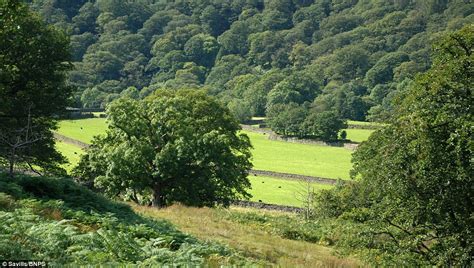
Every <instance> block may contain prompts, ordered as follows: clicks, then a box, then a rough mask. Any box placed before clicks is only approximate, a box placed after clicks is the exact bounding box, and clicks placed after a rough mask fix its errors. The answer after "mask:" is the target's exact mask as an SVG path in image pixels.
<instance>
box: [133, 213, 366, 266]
mask: <svg viewBox="0 0 474 268" xmlns="http://www.w3.org/2000/svg"><path fill="white" fill-rule="evenodd" d="M132 207H133V209H134V210H135V211H136V212H138V213H140V214H142V215H145V216H150V217H153V218H164V219H167V220H169V221H170V222H171V223H173V224H174V225H176V226H177V227H178V228H179V229H180V230H181V231H183V232H186V233H189V234H191V235H193V236H195V237H198V238H200V239H203V240H209V241H216V242H220V243H223V244H226V245H229V246H230V247H232V248H235V249H237V250H239V251H241V252H242V253H243V254H244V255H245V256H247V257H252V258H255V259H260V260H265V261H268V262H271V263H273V264H274V265H275V266H277V267H356V266H359V263H358V262H357V261H356V260H353V259H350V258H339V257H337V256H335V255H334V254H333V250H332V249H331V248H329V247H325V246H321V245H318V244H314V243H308V242H302V241H295V240H289V239H284V238H281V237H279V236H275V235H272V234H270V233H268V232H266V231H265V230H262V229H261V228H258V227H256V226H251V225H246V224H242V223H238V222H234V221H231V220H228V219H224V217H222V213H225V211H224V212H222V211H219V210H217V209H210V208H190V207H184V206H179V205H175V206H171V207H168V208H165V209H155V208H151V207H143V206H137V205H132Z"/></svg>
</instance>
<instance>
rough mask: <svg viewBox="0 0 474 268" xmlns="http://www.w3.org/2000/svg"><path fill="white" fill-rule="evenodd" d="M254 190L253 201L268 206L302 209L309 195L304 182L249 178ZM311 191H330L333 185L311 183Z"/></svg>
mask: <svg viewBox="0 0 474 268" xmlns="http://www.w3.org/2000/svg"><path fill="white" fill-rule="evenodd" d="M249 180H250V183H251V184H252V189H251V190H250V191H249V192H250V193H251V194H252V196H253V197H252V198H251V199H250V200H251V201H255V202H259V201H260V200H261V201H262V202H263V203H268V204H277V205H285V206H296V207H301V206H302V204H303V202H302V199H303V197H304V196H305V193H307V188H308V183H307V182H303V181H295V180H286V179H277V178H269V177H262V176H253V175H251V176H249ZM309 186H310V189H313V190H314V191H318V190H322V189H330V188H331V187H333V186H331V185H326V184H319V183H310V184H309Z"/></svg>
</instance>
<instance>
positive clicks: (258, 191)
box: [56, 141, 332, 207]
mask: <svg viewBox="0 0 474 268" xmlns="http://www.w3.org/2000/svg"><path fill="white" fill-rule="evenodd" d="M56 147H57V148H58V150H59V151H60V152H61V153H62V154H63V155H64V156H65V157H66V158H67V159H68V160H69V162H70V163H69V164H66V165H64V168H65V169H66V170H67V171H68V172H69V171H71V169H72V168H73V167H74V166H75V165H77V163H78V162H79V158H80V156H81V154H82V153H83V151H82V150H81V149H80V148H78V147H76V146H74V145H71V144H68V143H64V142H61V141H58V142H56ZM249 180H250V183H251V184H252V189H250V190H249V192H250V193H251V194H252V196H253V197H252V198H251V200H252V201H256V202H258V201H259V200H261V201H262V202H264V203H269V204H277V205H286V206H296V207H299V206H301V204H302V203H301V198H300V195H301V193H302V192H303V189H304V187H305V185H306V184H304V183H302V182H299V181H292V180H285V179H276V178H269V177H262V176H253V175H251V176H250V177H249ZM311 187H313V188H314V190H316V191H317V190H320V189H329V188H331V187H332V186H330V185H325V184H318V183H311Z"/></svg>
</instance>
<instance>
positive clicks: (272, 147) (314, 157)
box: [242, 131, 352, 179]
mask: <svg viewBox="0 0 474 268" xmlns="http://www.w3.org/2000/svg"><path fill="white" fill-rule="evenodd" d="M242 132H243V133H245V134H247V135H248V136H249V137H250V140H251V142H252V145H253V147H254V149H253V150H252V153H253V164H254V169H258V170H269V171H276V172H284V173H293V174H301V175H309V176H318V177H325V178H334V179H337V178H341V179H348V178H349V170H350V169H351V154H352V151H351V150H348V149H344V148H342V147H331V146H324V145H310V144H299V143H290V142H284V141H273V140H269V139H268V138H267V135H264V134H260V133H254V132H249V131H242Z"/></svg>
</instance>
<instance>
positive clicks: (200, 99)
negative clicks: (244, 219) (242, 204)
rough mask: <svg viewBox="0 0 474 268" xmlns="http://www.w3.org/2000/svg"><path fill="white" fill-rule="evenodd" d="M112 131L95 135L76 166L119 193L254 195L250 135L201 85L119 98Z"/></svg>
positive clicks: (212, 199)
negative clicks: (199, 88) (251, 191)
mask: <svg viewBox="0 0 474 268" xmlns="http://www.w3.org/2000/svg"><path fill="white" fill-rule="evenodd" d="M107 114H108V123H109V128H108V130H107V135H106V136H103V137H99V138H97V139H96V140H95V141H94V142H93V144H92V146H91V147H90V148H89V149H88V151H87V154H86V155H85V156H84V157H83V158H82V159H81V162H80V164H79V167H78V168H77V170H76V174H77V175H78V176H79V177H81V178H82V179H83V180H95V185H96V187H98V188H101V189H103V190H104V191H105V192H106V193H108V194H110V195H112V196H115V195H117V194H121V195H123V196H126V195H127V194H130V195H131V196H132V199H135V196H136V195H137V194H139V195H141V196H146V195H147V194H146V193H147V192H149V193H151V195H152V203H153V205H154V206H166V205H169V204H171V203H172V202H181V203H183V204H186V205H195V206H213V205H215V204H224V205H229V203H230V201H232V200H234V199H237V198H238V197H243V198H246V197H249V194H248V193H247V192H246V188H249V187H250V183H249V181H248V179H247V175H248V170H249V169H250V168H251V167H252V165H251V163H250V157H251V154H250V147H251V145H250V142H249V139H248V137H247V136H246V135H245V134H238V133H237V131H238V130H239V129H240V126H239V124H238V123H237V121H236V120H235V119H234V117H233V116H232V115H231V114H230V112H229V110H228V109H226V108H225V107H223V106H222V105H221V104H220V103H219V102H217V101H216V100H215V99H214V98H212V97H209V96H207V95H206V93H205V92H203V91H196V90H179V91H158V92H157V93H155V94H153V95H151V96H149V97H147V98H145V99H143V100H134V99H131V98H127V97H124V98H120V99H118V100H117V101H114V102H113V103H112V104H110V106H109V107H108V108H107Z"/></svg>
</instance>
